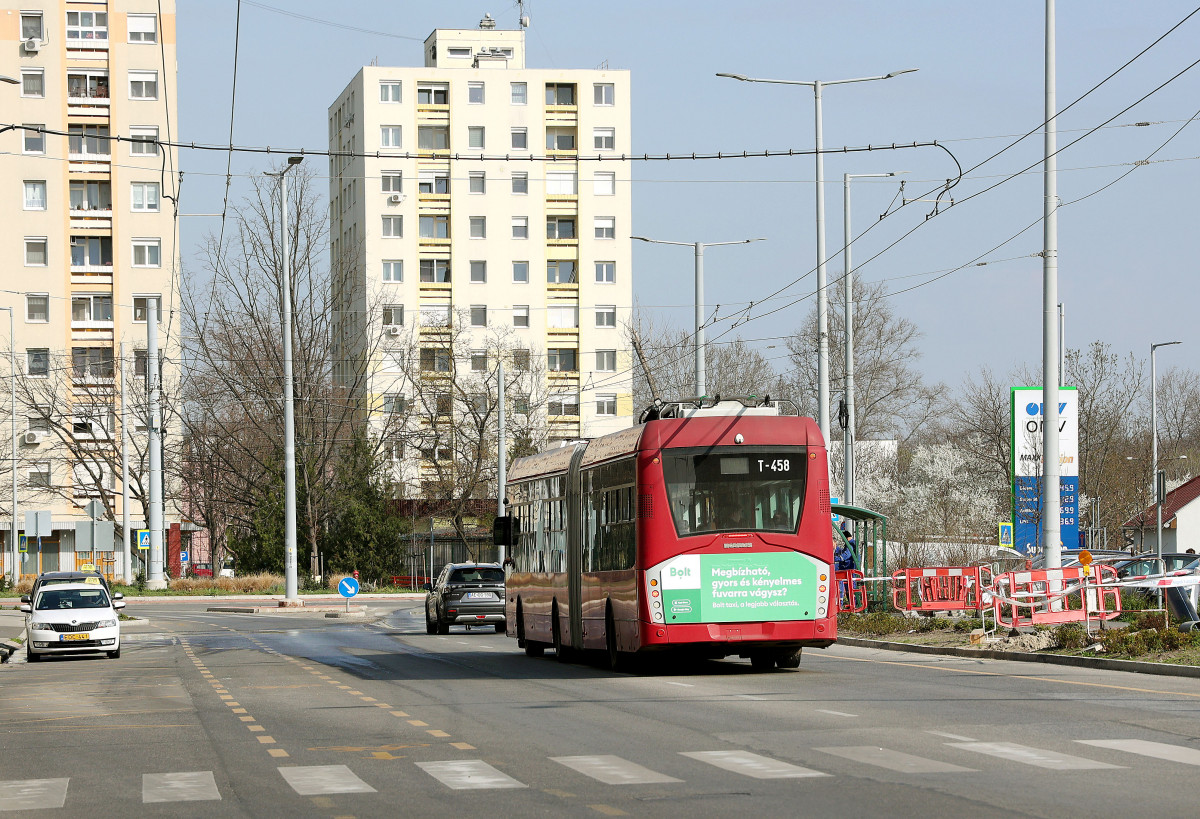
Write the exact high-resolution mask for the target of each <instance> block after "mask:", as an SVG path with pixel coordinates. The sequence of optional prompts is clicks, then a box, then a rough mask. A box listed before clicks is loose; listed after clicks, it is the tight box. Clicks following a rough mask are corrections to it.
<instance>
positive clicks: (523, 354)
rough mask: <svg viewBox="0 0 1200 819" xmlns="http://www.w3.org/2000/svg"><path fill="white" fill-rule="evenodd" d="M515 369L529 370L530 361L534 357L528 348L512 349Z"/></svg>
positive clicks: (519, 370) (520, 370) (518, 370)
mask: <svg viewBox="0 0 1200 819" xmlns="http://www.w3.org/2000/svg"><path fill="white" fill-rule="evenodd" d="M512 360H513V369H514V370H516V371H517V372H522V373H524V372H529V363H530V361H531V360H532V357H531V356H530V354H529V351H528V350H520V349H518V350H513V351H512Z"/></svg>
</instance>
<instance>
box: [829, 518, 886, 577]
mask: <svg viewBox="0 0 1200 819" xmlns="http://www.w3.org/2000/svg"><path fill="white" fill-rule="evenodd" d="M831 509H832V511H833V514H834V518H833V520H832V524H833V537H834V542H835V543H837V542H839V541H840V542H844V543H846V545H847V546H849V547H850V551H851V552H852V553H853V554H854V565H855V567H856V568H858V569H859V570H860V571H862V573H863V574H865V575H866V576H867V577H883V576H884V575H885V574H886V573H887V518H886V517H884V516H883V515H881V514H879V513H878V512H872V511H871V510H870V509H863V508H862V507H860V506H849V505H847V504H844V503H835V504H832V506H831ZM851 539H852V542H851ZM867 587H868V589H869V591H868V595H867V596H868V599H869V600H871V601H880V600H885V599H886V598H887V588H886V585H885V584H883V583H870V584H868V586H867Z"/></svg>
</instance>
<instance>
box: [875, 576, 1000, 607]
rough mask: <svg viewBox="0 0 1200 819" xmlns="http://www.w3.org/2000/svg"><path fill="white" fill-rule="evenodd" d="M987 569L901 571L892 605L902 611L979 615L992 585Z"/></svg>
mask: <svg viewBox="0 0 1200 819" xmlns="http://www.w3.org/2000/svg"><path fill="white" fill-rule="evenodd" d="M992 579H993V578H992V572H991V570H990V569H989V568H987V567H986V566H931V567H927V568H917V569H900V570H899V571H897V572H895V573H894V574H893V575H892V577H891V581H892V605H893V606H895V607H896V608H897V609H899V610H900V611H978V610H979V609H981V608H982V607H983V606H984V602H983V597H984V595H983V592H984V590H985V589H987V588H988V587H990V586H991V585H992Z"/></svg>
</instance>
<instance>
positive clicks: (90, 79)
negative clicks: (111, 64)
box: [67, 70, 109, 100]
mask: <svg viewBox="0 0 1200 819" xmlns="http://www.w3.org/2000/svg"><path fill="white" fill-rule="evenodd" d="M67 97H69V98H73V99H103V100H106V99H108V97H109V93H108V72H106V71H95V70H93V71H81V72H71V73H69V74H67Z"/></svg>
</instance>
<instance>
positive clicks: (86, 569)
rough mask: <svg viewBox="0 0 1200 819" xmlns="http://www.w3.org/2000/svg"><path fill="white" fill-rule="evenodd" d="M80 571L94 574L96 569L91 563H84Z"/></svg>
mask: <svg viewBox="0 0 1200 819" xmlns="http://www.w3.org/2000/svg"><path fill="white" fill-rule="evenodd" d="M79 571H81V572H94V571H96V567H95V566H93V565H92V564H91V563H84V564H83V565H82V566H80V567H79Z"/></svg>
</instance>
